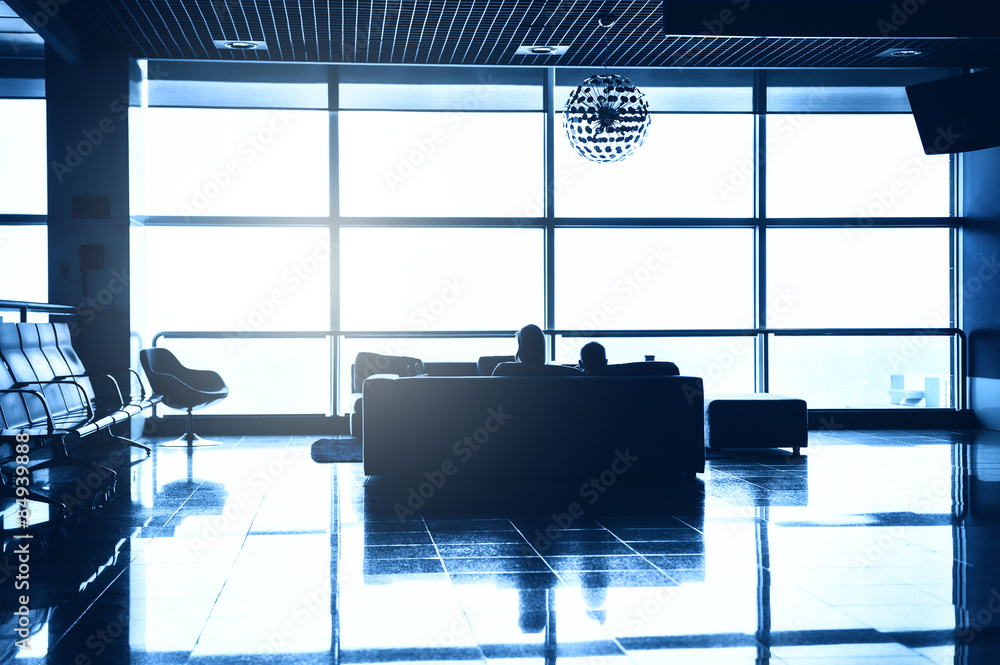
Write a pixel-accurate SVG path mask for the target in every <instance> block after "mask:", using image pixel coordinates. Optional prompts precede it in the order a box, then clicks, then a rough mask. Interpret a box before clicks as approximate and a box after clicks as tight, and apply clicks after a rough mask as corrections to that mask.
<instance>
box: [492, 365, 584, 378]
mask: <svg viewBox="0 0 1000 665" xmlns="http://www.w3.org/2000/svg"><path fill="white" fill-rule="evenodd" d="M583 375H584V374H583V372H581V371H580V370H579V369H577V368H576V367H567V366H566V365H550V364H545V365H538V364H535V363H500V364H499V365H497V366H496V368H495V369H494V370H493V376H583Z"/></svg>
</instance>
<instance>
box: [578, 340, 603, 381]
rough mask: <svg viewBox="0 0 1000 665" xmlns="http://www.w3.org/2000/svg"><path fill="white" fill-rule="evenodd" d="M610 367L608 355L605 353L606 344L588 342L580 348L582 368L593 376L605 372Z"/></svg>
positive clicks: (585, 372)
mask: <svg viewBox="0 0 1000 665" xmlns="http://www.w3.org/2000/svg"><path fill="white" fill-rule="evenodd" d="M607 367H608V357H607V356H606V355H605V353H604V345H603V344H601V343H600V342H587V343H586V344H584V345H583V348H582V349H580V369H582V370H583V373H584V374H589V375H591V376H594V375H597V374H604V371H605V370H606V369H607Z"/></svg>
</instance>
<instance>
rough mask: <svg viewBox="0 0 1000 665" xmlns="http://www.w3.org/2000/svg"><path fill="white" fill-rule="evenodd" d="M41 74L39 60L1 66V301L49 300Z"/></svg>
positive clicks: (43, 113)
mask: <svg viewBox="0 0 1000 665" xmlns="http://www.w3.org/2000/svg"><path fill="white" fill-rule="evenodd" d="M41 76H42V72H41V68H40V67H39V66H38V63H37V62H35V61H18V60H16V59H15V60H11V61H10V62H9V64H8V66H7V67H5V68H3V69H2V70H0V300H11V301H29V302H38V303H45V302H48V297H49V294H48V281H49V280H48V278H49V275H48V237H47V233H46V228H45V214H46V212H47V208H48V198H47V189H48V188H47V185H48V171H47V168H46V154H47V153H46V131H45V122H46V121H45V99H44V95H45V86H44V82H43V81H42V79H41ZM11 77H13V78H11ZM8 95H10V96H8ZM15 95H16V96H15ZM10 315H11V313H8V318H10Z"/></svg>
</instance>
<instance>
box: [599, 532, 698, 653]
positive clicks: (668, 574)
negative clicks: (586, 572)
mask: <svg viewBox="0 0 1000 665" xmlns="http://www.w3.org/2000/svg"><path fill="white" fill-rule="evenodd" d="M674 519H677V518H676V517H674ZM605 528H607V527H605ZM692 528H693V527H692ZM608 532H609V533H610V534H611V535H612V536H614V537H615V538H616V539H617V540H618V542H619V543H621V544H622V545H624V546H625V547H627V548H629V549H630V550H632V551H633V552H635V554H636V555H637V556H639V557H641V558H642V560H643V561H645V562H646V563H647V564H649V565H650V566H652V567H653V569H654V570H656V571H658V572H659V573H660V574H661V575H666V577H667V578H668V579H669V580H670V581H671V582H674V583H675V584H680V582H679V581H678V580H676V579H674V578H673V577H671V576H670V573H668V572H666V571H665V570H663V569H662V568H660V567H659V566H657V565H656V564H655V563H653V562H652V561H650V560H649V559H648V558H647V556H646V555H644V554H642V553H640V552H638V551H637V550H636V549H635V548H634V547H632V546H631V545H630V544H628V543H627V542H625V541H624V540H622V539H621V538H620V537H619V536H618V534H617V533H615V532H614V531H611V530H610V529H608ZM636 572H639V571H636ZM626 653H628V652H627V651H626Z"/></svg>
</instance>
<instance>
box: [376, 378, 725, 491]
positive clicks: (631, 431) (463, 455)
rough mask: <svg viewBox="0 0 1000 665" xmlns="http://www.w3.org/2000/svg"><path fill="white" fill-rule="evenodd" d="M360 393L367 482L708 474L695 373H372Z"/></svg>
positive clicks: (699, 382) (700, 402) (699, 393)
mask: <svg viewBox="0 0 1000 665" xmlns="http://www.w3.org/2000/svg"><path fill="white" fill-rule="evenodd" d="M363 390H364V393H363V395H364V415H363V418H364V426H363V429H364V436H363V446H364V471H365V473H366V474H367V475H389V476H404V477H406V476H408V477H412V478H414V479H418V480H425V479H432V478H433V479H435V480H438V481H440V480H442V479H444V478H447V477H450V476H459V475H460V476H462V477H463V478H476V477H499V478H506V479H521V478H531V477H562V478H583V479H586V478H589V477H600V475H601V474H602V473H603V472H605V471H611V472H613V473H615V474H618V473H619V471H623V469H624V472H625V473H628V474H629V475H630V476H637V477H639V476H654V477H663V476H666V475H669V474H674V473H688V474H694V473H701V472H702V471H704V468H705V438H704V401H703V398H702V394H703V388H702V380H701V379H700V378H698V377H682V376H648V377H591V376H579V377H434V376H423V377H400V378H394V377H388V376H385V377H382V376H376V377H371V378H369V379H367V380H366V381H365V382H364V386H363ZM616 460H617V461H616Z"/></svg>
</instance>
